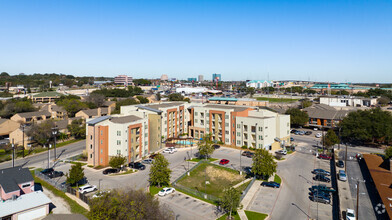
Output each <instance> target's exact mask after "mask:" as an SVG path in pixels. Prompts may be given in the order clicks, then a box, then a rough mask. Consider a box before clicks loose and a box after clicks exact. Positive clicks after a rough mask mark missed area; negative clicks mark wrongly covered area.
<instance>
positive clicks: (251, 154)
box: [246, 152, 255, 158]
mask: <svg viewBox="0 0 392 220" xmlns="http://www.w3.org/2000/svg"><path fill="white" fill-rule="evenodd" d="M253 155H255V153H253V152H249V154H248V155H246V157H248V158H252V157H253Z"/></svg>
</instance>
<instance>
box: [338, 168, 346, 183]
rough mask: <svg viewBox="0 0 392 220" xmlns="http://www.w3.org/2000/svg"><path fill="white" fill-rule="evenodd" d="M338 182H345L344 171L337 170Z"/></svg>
mask: <svg viewBox="0 0 392 220" xmlns="http://www.w3.org/2000/svg"><path fill="white" fill-rule="evenodd" d="M339 180H340V181H343V182H346V181H347V175H346V173H345V172H344V170H339Z"/></svg>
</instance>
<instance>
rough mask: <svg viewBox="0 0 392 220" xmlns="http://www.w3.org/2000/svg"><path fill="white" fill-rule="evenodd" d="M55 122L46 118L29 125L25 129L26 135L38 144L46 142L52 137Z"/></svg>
mask: <svg viewBox="0 0 392 220" xmlns="http://www.w3.org/2000/svg"><path fill="white" fill-rule="evenodd" d="M54 127H55V124H54V122H53V121H52V120H46V121H43V122H41V123H39V124H33V125H31V128H30V129H29V130H27V132H26V135H27V136H29V137H31V138H32V139H33V140H34V141H36V142H37V143H38V144H40V145H45V144H48V143H49V141H50V140H51V139H52V138H53V134H52V128H54Z"/></svg>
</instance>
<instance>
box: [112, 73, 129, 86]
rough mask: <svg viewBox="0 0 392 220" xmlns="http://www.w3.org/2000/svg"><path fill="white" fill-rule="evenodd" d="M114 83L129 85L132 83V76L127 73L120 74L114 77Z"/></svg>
mask: <svg viewBox="0 0 392 220" xmlns="http://www.w3.org/2000/svg"><path fill="white" fill-rule="evenodd" d="M114 83H115V84H117V85H124V86H129V85H131V84H132V77H130V76H126V75H118V76H116V77H114Z"/></svg>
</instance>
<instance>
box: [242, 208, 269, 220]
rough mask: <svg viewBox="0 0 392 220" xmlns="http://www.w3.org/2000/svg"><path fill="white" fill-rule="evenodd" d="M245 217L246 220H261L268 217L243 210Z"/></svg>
mask: <svg viewBox="0 0 392 220" xmlns="http://www.w3.org/2000/svg"><path fill="white" fill-rule="evenodd" d="M245 215H246V217H248V220H263V219H265V218H267V216H268V215H267V214H264V213H258V212H252V211H247V210H245Z"/></svg>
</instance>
